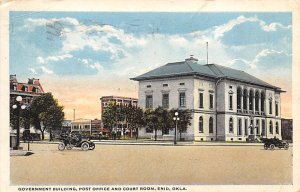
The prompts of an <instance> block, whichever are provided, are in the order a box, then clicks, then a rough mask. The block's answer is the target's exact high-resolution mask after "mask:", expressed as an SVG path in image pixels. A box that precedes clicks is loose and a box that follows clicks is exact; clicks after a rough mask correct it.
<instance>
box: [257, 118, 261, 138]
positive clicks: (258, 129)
mask: <svg viewBox="0 0 300 192" xmlns="http://www.w3.org/2000/svg"><path fill="white" fill-rule="evenodd" d="M259 132H260V127H259V119H256V135H259Z"/></svg>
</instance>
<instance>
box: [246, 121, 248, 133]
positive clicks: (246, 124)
mask: <svg viewBox="0 0 300 192" xmlns="http://www.w3.org/2000/svg"><path fill="white" fill-rule="evenodd" d="M245 135H248V119H245Z"/></svg>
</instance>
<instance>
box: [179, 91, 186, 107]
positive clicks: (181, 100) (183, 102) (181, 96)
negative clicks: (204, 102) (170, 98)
mask: <svg viewBox="0 0 300 192" xmlns="http://www.w3.org/2000/svg"><path fill="white" fill-rule="evenodd" d="M185 106H186V98H185V92H180V93H179V107H185Z"/></svg>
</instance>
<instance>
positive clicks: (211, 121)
mask: <svg viewBox="0 0 300 192" xmlns="http://www.w3.org/2000/svg"><path fill="white" fill-rule="evenodd" d="M213 132H214V119H213V118H212V117H210V118H209V133H213Z"/></svg>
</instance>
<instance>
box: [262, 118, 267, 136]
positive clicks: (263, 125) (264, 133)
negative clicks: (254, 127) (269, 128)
mask: <svg viewBox="0 0 300 192" xmlns="http://www.w3.org/2000/svg"><path fill="white" fill-rule="evenodd" d="M261 135H262V136H265V135H266V125H265V120H261Z"/></svg>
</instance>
